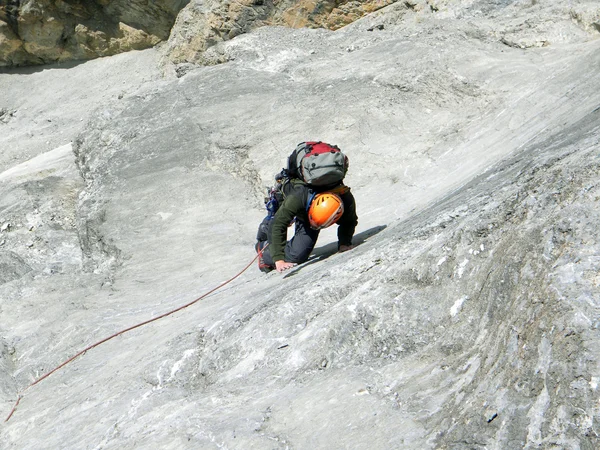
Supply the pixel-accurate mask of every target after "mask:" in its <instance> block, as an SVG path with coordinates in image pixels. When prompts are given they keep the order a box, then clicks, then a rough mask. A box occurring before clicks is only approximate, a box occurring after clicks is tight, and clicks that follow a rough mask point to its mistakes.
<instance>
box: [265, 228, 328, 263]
mask: <svg viewBox="0 0 600 450" xmlns="http://www.w3.org/2000/svg"><path fill="white" fill-rule="evenodd" d="M272 227H273V218H272V217H269V216H267V217H265V218H264V220H263V221H262V222H261V224H260V225H259V227H258V232H257V233H256V239H257V240H258V245H259V246H260V248H261V249H262V248H263V247H264V246H265V245H267V242H269V241H270V238H271V231H272ZM294 227H295V230H294V236H293V237H292V239H290V240H289V241H287V243H286V244H285V261H286V262H292V263H298V264H300V263H303V262H305V261H306V260H307V259H308V257H309V256H310V252H312V251H313V249H314V248H315V245H316V243H317V239H318V238H319V230H313V229H312V228H311V227H310V226H309V225H308V224H305V223H304V222H301V221H299V220H296V221H295V222H294ZM269 250H270V248H269V247H267V248H266V249H265V251H264V253H263V260H264V262H265V263H266V264H268V265H270V266H272V267H275V261H273V258H272V257H271V252H270V251H269Z"/></svg>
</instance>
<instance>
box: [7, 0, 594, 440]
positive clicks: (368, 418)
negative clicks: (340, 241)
mask: <svg viewBox="0 0 600 450" xmlns="http://www.w3.org/2000/svg"><path fill="white" fill-rule="evenodd" d="M430 4H433V3H430ZM436 4H437V5H438V6H436V8H438V9H439V10H442V9H443V5H444V4H448V3H442V2H437V3H436ZM528 8H530V9H527V8H525V7H524V4H523V3H522V2H512V3H511V2H499V1H489V2H477V3H475V2H472V8H470V9H469V8H466V9H464V10H463V12H462V15H452V14H450V11H447V13H448V15H447V16H446V17H445V18H444V15H436V14H433V13H431V12H427V13H426V14H423V15H422V16H418V17H419V20H413V19H415V18H416V17H417V16H416V15H415V14H416V13H415V12H414V11H416V10H417V9H418V6H417V4H415V5H413V8H412V9H411V8H409V9H408V10H407V7H406V4H395V5H391V6H390V7H388V8H385V9H384V10H382V11H378V12H376V13H374V14H372V15H369V16H367V17H364V18H363V19H361V20H359V21H357V22H355V23H353V24H351V25H349V26H346V27H343V28H342V29H339V30H337V31H335V32H333V31H329V30H325V29H290V28H284V27H261V28H260V29H258V30H254V31H253V32H251V33H247V34H244V35H240V36H237V37H235V38H233V39H228V40H227V41H223V42H221V43H218V44H216V45H214V46H213V47H211V48H210V49H208V50H207V51H206V55H207V56H205V57H206V58H208V57H210V58H214V60H215V62H219V61H220V62H222V63H221V64H215V65H212V66H204V67H196V68H194V67H190V68H189V69H188V72H187V73H186V74H182V76H181V77H180V78H173V79H167V80H165V79H162V80H161V79H156V78H155V77H150V78H148V79H145V78H144V77H143V76H142V75H141V74H143V73H152V74H156V73H158V62H157V53H158V52H157V51H155V50H152V49H151V50H147V51H144V52H136V53H128V54H123V55H118V56H116V57H111V58H106V59H99V60H95V61H89V62H86V63H84V64H80V65H78V66H76V67H73V68H71V69H68V70H65V69H59V68H46V70H43V71H39V72H34V73H28V74H12V75H7V74H0V99H5V101H7V104H6V106H2V107H1V108H0V109H1V110H2V112H1V113H0V130H1V131H2V133H0V139H2V140H0V142H2V143H15V142H17V140H20V141H23V142H22V144H23V147H22V149H21V150H20V152H21V153H19V151H16V150H14V151H13V153H11V156H10V157H7V156H6V153H5V152H2V153H1V154H0V161H1V162H2V164H3V169H2V171H1V172H0V269H2V276H1V277H0V298H2V302H0V405H3V406H2V408H1V411H0V412H1V413H2V414H3V415H4V416H3V417H6V415H8V414H9V412H10V410H11V408H12V406H13V405H14V403H15V401H16V399H17V398H18V395H19V394H23V398H22V399H21V401H20V404H19V406H18V408H17V410H16V412H15V414H14V415H13V416H12V418H11V419H10V421H9V422H7V423H5V424H4V425H3V426H2V428H0V447H1V448H7V449H10V448H15V449H17V448H18V449H25V450H29V449H31V450H33V449H36V450H37V449H39V448H106V449H113V448H114V449H138V448H209V449H210V448H231V449H234V448H239V449H248V448H278V449H285V448H298V449H304V448H307V449H313V448H358V449H377V450H379V449H381V450H384V449H385V450H387V449H390V448H393V449H415V448H417V449H438V448H441V449H465V448H466V449H486V448H487V449H490V448H491V449H513V448H518V449H520V448H526V449H529V448H565V449H595V448H598V444H599V438H598V436H599V434H600V429H599V425H598V424H599V423H600V415H599V410H598V404H599V401H600V390H599V381H600V351H599V349H600V336H599V335H598V327H599V326H600V295H599V292H600V287H599V286H600V278H599V275H598V274H599V271H600V261H599V259H598V255H599V254H600V239H599V232H598V230H599V229H600V208H598V203H599V199H600V157H599V154H598V147H599V145H600V142H599V138H598V136H600V120H599V119H600V109H599V108H598V105H600V72H598V70H597V67H598V66H599V65H600V40H598V39H595V38H594V36H595V34H594V33H595V31H593V30H590V32H589V33H588V32H586V31H585V30H584V27H583V26H582V23H583V22H581V21H577V20H574V19H573V18H572V17H571V16H570V15H569V16H568V17H565V16H564V14H563V13H564V10H563V9H561V8H558V9H557V8H556V7H555V5H554V4H551V3H548V4H544V3H536V4H535V5H533V4H531V5H529V4H528ZM413 9H414V11H413ZM430 10H431V8H430ZM527 11H529V12H530V13H531V17H530V22H529V23H530V24H540V27H539V28H538V27H532V28H525V27H524V26H523V27H521V25H523V24H525V20H526V17H527V14H526V12H527ZM444 14H445V13H444ZM590 17H591V16H590ZM519 24H521V25H519ZM542 24H543V26H542ZM511 30H512V31H511ZM557 30H561V32H560V33H557ZM509 32H510V33H513V34H510V35H509ZM552 36H555V37H556V40H554V41H552V40H551V39H550V37H552ZM503 38H504V39H503ZM509 38H510V39H509ZM525 38H527V39H529V38H531V40H527V39H525ZM521 39H523V40H522V41H521ZM542 41H548V42H549V44H548V45H540V46H538V45H531V46H529V45H523V46H521V45H516V44H517V43H518V42H522V43H526V42H542ZM513 44H515V45H513ZM148 55H153V57H152V58H149V57H148ZM143 58H147V59H143ZM135 61H137V63H138V64H137V65H135V64H134V62H135ZM142 61H145V64H146V65H147V67H148V68H147V71H144V69H143V64H142V63H141V62H142ZM134 68H135V70H134ZM138 72H139V73H138ZM94 77H96V78H94ZM99 79H100V80H102V82H103V83H105V84H103V85H102V86H103V87H105V89H102V90H98V89H90V86H91V87H93V86H95V85H96V84H98V83H99V81H98V80H99ZM42 85H43V86H49V88H47V89H46V90H44V91H40V90H36V89H39V88H38V87H39V86H42ZM117 86H118V89H117ZM28 92H30V93H31V94H30V95H31V96H34V97H35V102H32V103H25V100H26V99H27V97H28V96H27V93H28ZM74 99H77V101H75V100H74ZM69 101H70V103H67V102H69ZM92 105H96V106H97V108H95V110H94V112H93V113H90V108H91V107H92ZM34 106H35V107H36V109H35V110H34V111H33V112H32V111H31V110H32V109H34ZM78 116H79V117H81V118H84V121H83V123H80V124H79V125H78V126H77V127H75V128H67V126H68V125H69V124H70V123H71V122H74V121H75V120H73V119H74V118H75V117H78ZM46 117H49V118H51V120H52V122H51V123H53V124H54V123H56V124H60V125H59V126H58V128H56V129H54V128H51V127H47V128H46V126H47V124H48V122H47V119H45V118H46ZM40 118H42V119H40ZM40 120H41V122H40ZM76 122H78V123H79V121H76ZM17 125H18V126H17ZM23 130H27V131H28V132H29V133H30V134H28V133H23ZM61 131H65V135H62V136H61ZM40 135H42V136H43V138H44V139H43V141H48V142H59V141H60V139H63V140H64V141H65V142H63V143H62V144H63V145H55V146H54V147H53V148H51V149H50V150H45V151H44V147H43V146H41V145H40V142H39V141H40V137H39V136H40ZM17 138H18V139H17ZM314 139H322V140H325V141H329V142H332V143H335V144H338V145H340V147H341V148H342V149H344V151H345V152H346V153H347V154H348V156H349V159H350V171H349V174H348V177H347V179H346V181H347V183H348V185H349V186H351V187H352V190H353V193H354V195H355V197H356V199H357V206H358V215H359V228H358V229H357V234H356V236H355V243H356V244H357V246H356V248H354V249H353V250H352V251H350V252H345V253H342V254H337V253H336V249H337V246H336V235H335V227H332V228H333V229H328V230H323V231H322V233H321V236H320V239H319V243H318V248H316V249H315V251H314V254H313V257H312V258H311V259H310V260H309V261H308V262H306V263H305V264H303V265H300V266H299V267H297V268H295V269H293V270H292V271H290V272H288V273H286V274H284V275H281V274H278V273H270V274H268V275H265V274H262V273H260V272H259V271H258V269H257V268H256V266H255V263H252V266H251V267H250V269H249V270H248V271H246V272H244V273H242V274H241V275H240V276H239V277H238V278H236V279H235V280H234V282H232V283H230V284H228V285H227V286H225V287H223V288H221V289H219V290H217V291H216V292H215V293H213V294H211V295H210V296H208V297H206V298H205V299H204V300H203V301H202V302H200V303H197V304H195V305H194V306H193V307H191V308H188V309H184V310H181V311H179V312H178V313H177V314H175V315H172V316H169V317H167V318H163V319H161V320H160V321H158V322H153V323H151V324H147V325H146V326H144V327H141V328H137V329H136V330H133V331H131V332H129V333H126V334H124V335H122V336H121V337H119V338H117V339H115V340H111V341H107V342H105V343H104V344H102V345H101V346H99V347H97V348H94V349H93V350H91V351H88V352H87V353H86V354H85V355H83V356H82V357H80V358H79V359H77V360H75V361H73V362H72V363H71V364H69V365H67V366H65V367H63V368H62V369H61V370H59V371H58V372H56V373H54V374H52V375H51V376H49V377H48V378H46V379H44V380H43V381H42V382H40V383H38V384H36V385H34V386H31V383H32V382H33V381H34V380H35V379H37V378H39V377H40V376H42V375H43V374H45V373H48V372H49V371H50V370H52V369H53V368H55V367H57V366H58V365H59V364H61V363H62V362H63V361H65V360H67V359H68V358H69V357H71V356H73V355H74V354H75V353H76V352H77V351H79V350H82V349H83V348H86V347H87V346H89V345H90V344H92V343H95V342H98V341H100V340H101V339H104V338H106V337H107V336H109V335H111V334H113V333H115V332H116V331H119V330H122V329H125V328H127V327H130V326H132V325H134V324H137V323H140V322H143V321H146V320H148V319H151V318H154V317H157V316H159V315H160V314H163V313H165V312H167V311H170V310H173V309H175V308H177V307H180V306H181V305H183V304H185V303H188V302H190V301H191V300H193V299H195V298H198V297H199V296H200V295H201V294H204V293H206V292H208V291H209V290H210V289H212V288H214V287H216V286H218V285H221V284H222V283H223V282H224V281H225V280H227V279H229V278H230V277H233V276H234V275H236V274H237V273H238V272H239V271H240V270H241V269H242V268H243V267H244V266H246V265H247V264H249V263H251V262H252V258H253V257H254V256H255V252H254V249H253V244H254V237H255V232H256V227H257V225H258V223H259V222H260V220H261V219H262V218H263V217H264V213H265V211H264V207H263V205H262V196H263V193H264V188H265V187H266V186H268V185H270V184H271V183H272V180H273V175H274V174H275V173H277V172H278V171H279V170H280V169H281V167H282V165H283V164H284V161H285V158H286V157H287V156H288V155H289V152H290V151H291V149H292V148H293V147H294V146H295V145H296V144H297V143H298V142H299V141H302V140H314ZM69 140H72V142H68V141H69ZM3 145H4V144H3ZM30 148H35V149H36V152H35V155H31V156H35V157H33V158H25V157H24V155H26V154H29V153H27V152H29V151H30ZM29 386H31V387H30V388H29Z"/></svg>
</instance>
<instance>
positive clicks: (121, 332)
mask: <svg viewBox="0 0 600 450" xmlns="http://www.w3.org/2000/svg"><path fill="white" fill-rule="evenodd" d="M267 245H269V244H267ZM267 245H265V247H264V248H263V249H262V250H261V249H259V250H258V255H256V256H255V257H254V259H253V260H252V261H250V262H249V263H248V265H247V266H246V267H244V268H243V269H242V270H241V271H240V272H239V273H238V274H237V275H235V276H233V277H231V278H230V279H229V280H227V281H224V282H223V283H221V284H220V285H218V286H217V287H216V288H213V289H211V290H210V291H208V292H206V293H205V294H202V295H201V296H200V297H198V298H197V299H196V300H194V301H191V302H189V303H187V304H185V305H183V306H180V307H179V308H176V309H174V310H172V311H169V312H166V313H164V314H161V315H160V316H157V317H154V318H153V319H150V320H146V321H145V322H141V323H138V324H137V325H133V326H131V327H129V328H125V329H124V330H121V331H119V332H117V333H115V334H112V335H110V336H108V337H107V338H104V339H102V340H101V341H98V342H96V343H95V344H92V345H90V346H88V347H86V348H84V349H83V350H81V351H80V352H79V353H77V354H75V355H74V356H72V357H70V358H69V359H67V360H66V361H65V362H63V363H62V364H60V365H59V366H57V367H55V368H54V369H52V370H51V371H50V372H48V373H47V374H45V375H44V376H42V377H40V378H38V379H37V380H35V381H34V382H33V383H31V384H30V385H29V386H27V387H26V388H25V389H23V390H22V391H21V392H20V393H19V394H18V397H17V401H16V402H15V405H14V406H13V408H12V410H11V411H10V414H9V415H8V417H7V418H6V420H5V421H4V422H8V421H9V420H10V418H11V417H12V416H13V414H14V413H15V411H16V409H17V406H19V402H20V401H21V399H22V398H23V394H24V393H25V391H27V389H29V388H31V387H33V386H35V385H36V384H38V383H39V382H40V381H42V380H44V379H46V378H48V377H49V376H50V375H52V374H53V373H54V372H56V371H58V370H60V369H62V368H63V367H65V366H66V365H67V364H69V363H70V362H72V361H73V360H75V359H77V358H78V357H80V356H82V355H83V354H84V353H85V352H87V351H89V350H91V349H93V348H95V347H98V346H99V345H101V344H104V343H105V342H107V341H110V340H111V339H113V338H115V337H117V336H120V335H122V334H124V333H127V332H128V331H131V330H135V329H136V328H139V327H142V326H144V325H147V324H149V323H151V322H155V321H157V320H159V319H162V318H163V317H167V316H170V315H171V314H174V313H176V312H178V311H181V310H182V309H185V308H187V307H189V306H192V305H193V304H194V303H197V302H199V301H200V300H202V299H203V298H205V297H207V296H209V295H210V294H212V293H213V292H215V291H217V290H219V289H221V288H222V287H223V286H226V285H227V284H229V283H231V282H232V281H233V280H235V279H236V278H238V277H239V276H240V275H241V274H243V273H244V272H245V271H246V270H248V268H249V267H250V266H251V265H252V264H253V263H254V261H256V260H257V258H259V257H260V256H262V252H263V250H264V249H265V248H266V247H267Z"/></svg>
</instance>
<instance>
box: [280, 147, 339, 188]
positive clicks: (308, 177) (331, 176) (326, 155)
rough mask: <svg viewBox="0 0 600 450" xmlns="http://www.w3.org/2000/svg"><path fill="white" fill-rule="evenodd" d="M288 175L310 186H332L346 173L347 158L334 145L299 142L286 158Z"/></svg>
mask: <svg viewBox="0 0 600 450" xmlns="http://www.w3.org/2000/svg"><path fill="white" fill-rule="evenodd" d="M287 170H288V173H289V175H290V176H291V177H292V178H299V179H301V180H303V181H305V182H306V183H308V184H310V185H312V186H334V185H336V184H339V183H341V182H342V180H343V179H344V177H345V176H346V172H347V171H348V157H347V156H346V155H344V154H343V153H342V151H341V150H340V149H339V148H338V147H337V146H336V145H330V144H326V143H325V142H320V141H319V142H301V143H300V144H298V146H297V147H296V149H295V150H294V151H293V152H292V154H291V155H290V157H289V158H288V169H287Z"/></svg>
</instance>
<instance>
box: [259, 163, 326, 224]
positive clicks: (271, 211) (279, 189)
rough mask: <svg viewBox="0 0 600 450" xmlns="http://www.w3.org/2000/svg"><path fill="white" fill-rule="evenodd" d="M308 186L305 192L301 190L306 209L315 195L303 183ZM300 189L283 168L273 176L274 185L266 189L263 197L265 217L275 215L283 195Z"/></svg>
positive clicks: (283, 198)
mask: <svg viewBox="0 0 600 450" xmlns="http://www.w3.org/2000/svg"><path fill="white" fill-rule="evenodd" d="M304 186H305V187H306V188H308V189H307V190H306V191H305V192H304V191H303V198H304V203H305V204H306V211H308V208H309V207H310V203H311V202H312V199H313V198H314V197H315V195H316V192H315V191H314V189H312V188H311V187H309V186H307V185H304ZM297 189H301V188H300V186H298V185H297V182H296V183H294V182H292V177H290V175H289V173H288V171H287V170H286V169H283V170H282V171H281V172H279V173H278V174H277V175H276V176H275V186H273V187H271V188H268V189H267V197H265V207H266V208H267V217H268V218H269V219H271V218H272V217H273V216H275V213H276V212H277V211H278V210H279V207H280V206H281V204H282V203H283V201H284V200H285V197H286V196H287V195H289V194H290V193H291V192H292V191H296V190H297Z"/></svg>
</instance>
